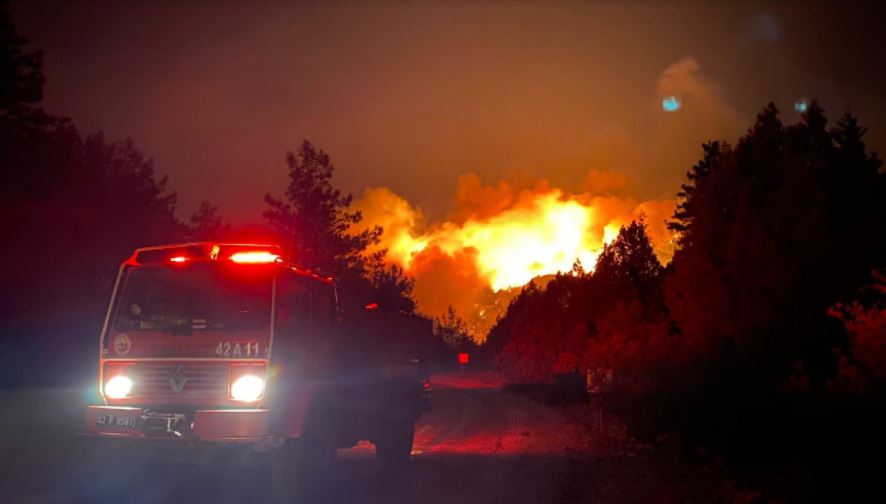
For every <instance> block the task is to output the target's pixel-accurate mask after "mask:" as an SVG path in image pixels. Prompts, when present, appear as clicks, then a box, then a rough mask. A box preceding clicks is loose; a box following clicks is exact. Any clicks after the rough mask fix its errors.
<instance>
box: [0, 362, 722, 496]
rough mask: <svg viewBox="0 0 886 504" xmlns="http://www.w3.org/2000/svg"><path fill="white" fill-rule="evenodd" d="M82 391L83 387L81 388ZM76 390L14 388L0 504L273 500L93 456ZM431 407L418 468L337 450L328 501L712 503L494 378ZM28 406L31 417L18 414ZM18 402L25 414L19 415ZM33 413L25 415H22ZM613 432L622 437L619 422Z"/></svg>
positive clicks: (466, 379) (466, 385) (175, 469)
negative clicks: (387, 469)
mask: <svg viewBox="0 0 886 504" xmlns="http://www.w3.org/2000/svg"><path fill="white" fill-rule="evenodd" d="M80 390H82V389H80ZM82 396H83V393H82V392H79V391H78V389H70V390H52V391H46V390H34V391H16V392H6V393H5V400H4V405H5V407H4V409H3V412H2V417H0V421H2V424H0V425H2V427H3V433H2V444H0V455H2V468H0V485H2V486H0V491H2V493H0V501H2V502H28V503H67V502H84V503H91V502H109V503H124V502H126V503H130V502H218V503H224V502H231V503H238V502H246V503H249V504H259V503H262V502H267V501H269V500H270V499H269V494H268V492H267V490H266V488H265V487H264V486H263V485H262V481H263V480H262V479H261V478H260V477H258V476H256V475H254V474H250V473H249V472H247V471H244V472H243V473H242V474H238V473H234V474H228V475H227V477H225V478H220V477H219V476H218V474H217V473H213V472H211V471H202V470H200V468H199V467H198V468H194V467H193V466H192V465H188V464H183V463H174V462H168V463H158V462H153V463H150V464H148V465H145V464H144V463H142V462H139V461H136V460H129V459H127V458H126V457H123V458H122V459H121V460H117V461H115V462H109V463H108V464H106V465H99V464H96V463H95V462H94V461H91V460H89V455H88V453H89V452H88V450H84V449H83V445H82V439H78V438H77V437H76V436H75V435H74V432H75V431H76V429H77V428H78V427H79V426H80V425H81V422H82V420H81V418H82V416H81V415H82V409H81V406H80V405H81V404H82V400H81V399H82ZM432 404H433V411H432V412H431V413H430V414H428V415H426V416H424V417H423V418H422V419H421V421H420V422H419V424H418V425H417V430H416V442H415V447H414V450H413V461H412V463H411V464H410V466H409V467H408V468H407V469H406V470H404V471H403V472H402V473H400V474H386V473H383V472H381V471H380V469H379V468H378V466H377V464H376V463H375V460H374V458H373V448H372V445H370V444H361V445H359V446H357V447H355V448H352V449H349V450H340V451H339V457H338V461H337V468H336V471H335V476H334V477H332V478H331V480H330V481H329V482H328V483H327V484H326V485H324V487H323V490H322V495H323V498H322V500H323V501H324V502H335V503H338V502H341V503H349V504H350V503H441V504H442V503H458V504H465V503H515V502H520V503H536V502H537V503H571V502H603V503H609V502H691V501H701V500H709V497H710V495H709V493H708V491H709V488H708V487H709V484H708V483H699V481H700V480H699V479H698V478H696V477H694V476H693V475H687V474H685V473H682V472H680V470H679V469H676V468H675V467H674V466H668V465H664V464H661V463H660V462H658V461H657V460H656V457H654V456H653V455H652V452H651V451H649V450H644V449H643V448H642V447H640V448H638V447H637V446H636V445H634V444H632V443H631V442H630V441H629V440H628V439H627V438H625V437H624V436H621V437H619V436H612V435H611V432H610V434H607V435H601V433H600V430H599V424H598V420H599V418H598V416H597V414H596V413H595V412H594V410H593V408H592V406H588V405H576V406H571V407H566V408H564V407H549V406H545V405H542V404H539V403H538V402H534V401H532V400H530V399H528V398H526V397H524V396H521V395H516V394H512V393H506V392H504V391H502V390H501V389H500V388H498V387H497V386H496V383H495V381H494V380H493V379H492V378H491V375H489V374H485V375H484V374H470V375H467V376H461V375H457V374H453V375H440V376H437V377H435V379H434V380H433V394H432ZM26 405H29V406H30V408H29V409H24V408H22V407H24V406H26ZM16 406H21V407H16ZM25 411H27V413H24V412H25ZM606 423H611V422H610V421H609V420H607V422H604V428H605V430H607V431H612V430H613V429H615V430H616V431H617V430H618V427H617V425H610V426H607V425H606Z"/></svg>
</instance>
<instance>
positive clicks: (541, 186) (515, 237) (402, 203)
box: [356, 172, 674, 306]
mask: <svg viewBox="0 0 886 504" xmlns="http://www.w3.org/2000/svg"><path fill="white" fill-rule="evenodd" d="M600 173H601V172H591V174H589V176H588V183H589V185H596V186H600V184H599V181H600V180H601V179H602V178H605V179H606V180H607V181H608V182H611V180H612V175H606V176H605V177H601V174H600ZM603 173H604V174H608V173H609V172H603ZM595 182H596V183H595ZM592 183H594V184H592ZM607 187H609V189H611V183H610V184H609V186H607ZM608 192H609V193H611V192H612V191H611V190H608ZM457 194H458V199H459V201H457V206H458V207H459V208H457V209H456V212H455V213H456V214H461V215H462V216H463V217H462V219H460V220H461V221H460V222H459V219H454V220H448V221H446V222H443V223H439V224H435V225H430V226H426V227H425V228H424V230H423V231H420V225H421V224H422V222H423V220H424V218H423V216H422V214H421V212H420V211H419V210H416V209H415V208H414V207H413V206H412V205H410V204H409V202H407V201H406V200H405V199H403V198H402V197H400V196H399V195H397V194H395V193H393V192H392V191H390V190H389V189H387V188H371V189H367V191H366V192H365V193H364V196H363V198H362V199H360V200H359V201H358V202H357V204H356V206H357V208H358V209H359V210H361V211H362V212H363V214H364V222H363V223H362V226H366V227H368V226H373V225H379V226H382V227H383V228H384V230H385V231H384V234H383V235H382V242H381V244H380V248H385V249H387V256H386V258H387V260H388V261H390V262H392V263H396V264H399V265H400V266H402V267H403V268H404V269H405V270H406V271H407V272H408V273H411V274H414V275H417V276H418V281H419V282H420V281H421V271H418V269H419V268H420V267H421V266H420V265H421V264H422V263H423V262H426V261H416V259H418V258H420V257H422V256H425V255H429V254H438V255H439V254H442V255H444V256H448V257H449V258H456V257H459V258H461V257H464V256H465V255H466V254H467V256H469V257H471V258H472V260H473V263H474V267H475V269H476V272H477V275H478V276H479V277H480V278H481V279H482V282H483V283H485V284H486V285H487V286H489V287H490V288H491V289H492V290H494V291H499V290H502V289H507V288H511V287H518V286H522V285H525V284H526V283H528V282H529V281H530V280H532V279H533V278H535V277H538V276H544V275H551V274H555V273H559V272H568V271H570V270H571V269H572V267H573V264H574V263H575V261H576V260H578V261H580V262H581V265H582V267H583V268H584V269H585V270H587V271H590V270H592V269H593V268H594V265H595V264H596V261H597V256H598V255H599V254H600V252H601V251H602V249H603V245H604V244H605V243H609V242H611V241H613V240H614V239H615V238H616V236H617V235H618V231H619V229H620V228H621V226H622V225H624V224H627V223H629V222H630V221H631V220H632V219H636V218H638V217H639V215H640V214H645V215H646V221H647V224H648V226H649V232H650V236H651V238H652V240H653V245H654V246H655V248H656V252H657V253H658V255H659V258H660V259H661V260H662V261H663V262H667V261H668V260H670V256H671V255H672V247H671V245H670V243H671V235H670V233H669V232H668V231H667V229H666V227H665V224H664V220H665V219H666V218H668V217H670V215H671V214H672V213H673V209H674V202H673V201H648V202H638V201H636V200H634V199H632V198H628V197H619V196H613V195H611V194H606V195H594V194H592V193H591V192H584V193H579V194H567V193H566V192H564V191H563V190H561V189H557V188H551V187H549V186H548V184H547V183H546V182H544V181H542V182H538V183H536V184H535V186H534V187H532V188H529V189H525V190H522V191H516V190H514V189H513V188H512V187H511V186H510V185H509V184H508V183H505V182H502V183H500V184H499V185H498V186H497V187H492V186H483V185H482V184H480V182H479V177H477V176H476V175H474V174H468V175H464V176H462V177H461V178H460V179H459V188H458V191H457ZM417 290H420V289H417ZM419 305H420V306H421V305H422V300H421V299H419Z"/></svg>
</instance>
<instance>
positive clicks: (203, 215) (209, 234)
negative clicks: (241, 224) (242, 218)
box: [187, 200, 231, 241]
mask: <svg viewBox="0 0 886 504" xmlns="http://www.w3.org/2000/svg"><path fill="white" fill-rule="evenodd" d="M230 231H231V226H230V224H226V223H225V222H224V219H222V217H221V215H219V213H218V207H217V206H213V205H212V204H211V203H210V202H209V201H205V200H204V201H201V202H200V207H199V208H198V209H197V211H196V212H194V214H193V215H192V216H191V218H190V225H189V226H188V230H187V235H188V239H189V240H192V241H205V240H218V239H221V238H222V237H223V236H224V235H225V234H227V233H230Z"/></svg>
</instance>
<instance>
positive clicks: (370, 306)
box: [366, 303, 378, 310]
mask: <svg viewBox="0 0 886 504" xmlns="http://www.w3.org/2000/svg"><path fill="white" fill-rule="evenodd" d="M366 309H367V310H377V309H378V303H369V304H368V305H366Z"/></svg>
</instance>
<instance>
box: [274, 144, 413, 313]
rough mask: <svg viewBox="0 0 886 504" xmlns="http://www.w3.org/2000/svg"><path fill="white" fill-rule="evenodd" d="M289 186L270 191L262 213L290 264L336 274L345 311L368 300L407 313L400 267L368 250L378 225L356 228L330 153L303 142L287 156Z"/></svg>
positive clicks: (408, 293) (355, 214)
mask: <svg viewBox="0 0 886 504" xmlns="http://www.w3.org/2000/svg"><path fill="white" fill-rule="evenodd" d="M286 164H287V166H288V168H289V186H288V187H287V189H286V192H285V196H284V198H283V199H276V198H274V197H272V196H271V195H270V194H268V195H265V201H266V202H267V203H268V205H269V206H270V209H269V210H267V211H265V212H264V217H265V218H266V219H267V220H268V223H269V224H270V225H271V226H272V227H273V228H274V229H275V231H276V232H277V234H278V241H279V243H280V244H281V245H283V247H284V250H285V251H286V254H287V256H288V257H289V259H290V260H292V261H293V262H295V263H297V264H300V265H303V266H305V267H308V268H310V269H313V270H315V271H317V272H319V273H321V274H324V275H331V276H333V277H335V278H336V280H337V282H338V283H339V285H340V286H341V289H340V290H339V296H340V300H341V301H342V305H343V309H344V310H345V312H346V313H354V312H356V311H359V310H362V309H363V307H364V306H365V305H366V304H368V303H378V304H379V306H382V307H383V309H392V310H394V311H405V312H408V313H411V312H413V311H414V309H415V302H414V301H413V300H412V287H413V283H412V281H411V280H409V279H407V278H406V277H405V276H404V275H403V271H402V270H401V269H400V268H396V267H388V266H384V265H382V258H383V257H384V254H385V251H384V250H380V251H377V252H375V253H367V248H368V247H369V246H370V245H374V244H377V243H378V242H379V239H380V237H381V232H382V229H381V228H380V227H377V226H376V227H373V228H371V229H368V230H364V231H359V232H355V231H353V226H354V225H355V224H357V223H359V222H360V221H361V220H362V218H363V217H362V215H361V214H360V212H359V211H351V210H350V206H351V201H352V196H351V195H350V194H347V195H342V193H341V192H340V191H339V190H338V189H336V188H334V187H333V186H332V176H333V173H334V172H335V167H334V166H333V164H332V161H331V160H330V159H329V156H328V155H327V154H326V153H325V152H323V151H322V150H318V149H316V148H314V146H313V145H311V143H310V142H308V141H307V140H305V141H303V142H302V144H301V146H300V147H299V149H298V151H297V152H296V153H291V152H290V153H289V154H288V156H287V158H286Z"/></svg>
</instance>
